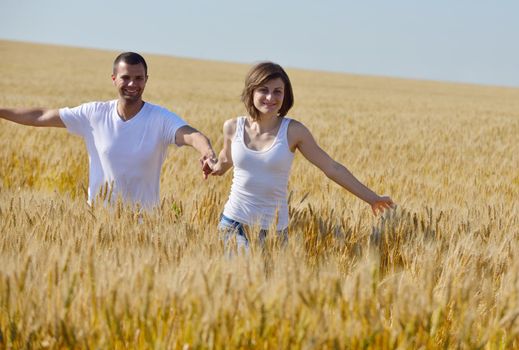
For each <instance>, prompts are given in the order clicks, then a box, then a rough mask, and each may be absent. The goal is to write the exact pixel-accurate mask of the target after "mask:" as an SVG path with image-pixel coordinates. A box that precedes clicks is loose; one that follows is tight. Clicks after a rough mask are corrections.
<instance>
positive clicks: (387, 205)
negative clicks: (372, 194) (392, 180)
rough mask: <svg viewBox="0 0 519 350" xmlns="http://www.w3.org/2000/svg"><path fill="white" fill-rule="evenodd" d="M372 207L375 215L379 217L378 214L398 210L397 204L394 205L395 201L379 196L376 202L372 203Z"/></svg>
mask: <svg viewBox="0 0 519 350" xmlns="http://www.w3.org/2000/svg"><path fill="white" fill-rule="evenodd" d="M370 205H371V210H373V214H374V215H377V214H378V213H383V212H384V211H385V210H387V209H394V208H396V204H395V203H393V200H392V199H391V197H389V196H377V198H375V200H373V201H372V202H370Z"/></svg>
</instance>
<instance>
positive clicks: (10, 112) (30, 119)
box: [0, 108, 65, 128]
mask: <svg viewBox="0 0 519 350" xmlns="http://www.w3.org/2000/svg"><path fill="white" fill-rule="evenodd" d="M0 118H1V119H6V120H10V121H12V122H15V123H18V124H23V125H30V126H42V127H43V126H47V127H56V128H64V127H65V124H63V121H62V120H61V118H60V116H59V110H57V109H43V108H0Z"/></svg>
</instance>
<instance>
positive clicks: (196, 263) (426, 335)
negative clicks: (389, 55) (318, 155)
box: [0, 41, 519, 349]
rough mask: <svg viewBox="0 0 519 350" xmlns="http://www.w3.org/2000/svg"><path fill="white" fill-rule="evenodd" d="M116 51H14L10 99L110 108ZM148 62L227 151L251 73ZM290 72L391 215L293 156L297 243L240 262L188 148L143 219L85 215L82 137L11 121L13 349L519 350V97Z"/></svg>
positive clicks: (2, 310) (164, 97) (217, 195)
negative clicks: (225, 132) (225, 138)
mask: <svg viewBox="0 0 519 350" xmlns="http://www.w3.org/2000/svg"><path fill="white" fill-rule="evenodd" d="M116 54H117V52H108V51H97V50H90V49H80V48H66V47H59V46H50V45H35V44H28V43H19V42H9V41H0V56H1V57H2V64H1V65H0V77H1V78H0V91H1V92H0V106H4V107H23V106H27V107H37V106H39V107H53V108H58V107H63V106H70V107H73V106H76V105H78V104H80V103H82V102H87V101H94V100H108V99H113V98H115V97H116V91H115V88H114V87H113V85H112V83H111V80H110V74H111V64H112V61H113V59H114V57H115V56H116ZM144 56H145V57H146V59H147V61H148V65H149V75H150V78H149V80H148V85H147V87H146V91H145V94H144V98H145V100H147V101H150V102H153V103H157V104H160V105H163V106H165V107H167V108H169V109H170V110H172V111H174V112H176V113H178V114H179V115H181V116H182V117H183V118H185V119H186V120H187V121H188V122H189V123H190V124H191V125H192V126H194V127H195V128H197V129H199V130H201V131H202V132H204V133H205V134H206V135H207V136H208V137H209V138H210V139H211V140H212V142H213V145H214V147H215V149H216V150H217V151H219V150H220V148H221V146H222V137H221V128H222V124H223V122H224V121H225V120H226V119H229V118H232V117H235V116H237V115H242V114H243V113H244V108H243V107H242V105H241V103H240V102H239V96H240V93H241V89H242V85H243V79H244V77H245V74H246V72H247V70H248V69H249V65H241V64H231V63H224V62H213V61H202V60H192V59H181V58H173V57H166V56H158V55H146V54H145V55H144ZM251 63H252V62H251ZM279 63H281V64H283V62H279ZM287 71H288V73H289V75H290V77H291V80H292V84H293V87H294V94H295V106H294V108H293V110H291V111H290V113H289V116H290V117H292V118H295V119H297V120H300V121H301V122H303V123H304V124H305V125H306V126H307V127H308V128H309V129H310V130H311V131H312V133H313V135H314V136H315V138H316V140H317V141H318V143H319V144H320V145H321V146H322V148H323V149H325V150H326V151H327V152H328V153H329V154H330V155H331V156H332V157H333V158H334V159H336V160H338V161H339V162H341V163H343V164H345V165H346V166H347V167H348V168H349V169H350V170H351V171H352V172H353V174H355V175H356V176H357V177H358V178H359V179H360V180H361V181H363V182H364V183H365V184H367V185H368V186H369V187H371V188H372V189H374V190H375V191H376V192H377V193H380V194H389V195H391V197H392V198H393V199H394V200H395V202H396V203H397V204H398V207H397V209H396V210H394V211H392V212H390V213H387V214H385V215H383V216H379V217H375V216H373V215H372V214H371V210H370V208H369V206H368V205H366V204H365V203H363V202H361V201H360V200H359V199H357V198H355V197H354V196H353V195H351V194H349V193H347V192H346V191H344V190H342V189H341V188H340V187H339V186H338V185H336V184H334V183H333V182H332V181H330V180H329V179H327V178H326V177H325V176H324V175H323V174H322V173H321V172H320V171H319V170H318V169H316V168H314V167H313V166H312V165H311V164H310V163H308V162H307V161H306V160H305V159H304V158H303V157H302V156H301V155H300V154H298V155H296V158H295V161H294V164H293V168H292V175H291V178H290V183H289V191H290V215H291V221H290V231H289V237H290V238H289V243H288V246H286V247H281V246H280V245H279V244H278V242H276V241H275V240H274V239H273V238H272V237H273V235H270V236H269V238H270V239H269V240H267V246H266V247H265V249H263V250H260V249H258V248H257V247H256V246H255V245H254V244H253V246H252V249H251V252H250V254H249V255H248V256H233V257H231V258H229V257H227V256H226V255H225V254H224V251H223V247H222V243H221V241H220V237H219V235H218V232H217V230H216V225H217V222H218V217H219V215H220V213H221V211H222V209H223V205H224V203H225V201H226V199H227V196H228V192H229V189H230V184H231V179H232V174H231V172H229V173H228V174H226V175H225V176H224V177H221V178H216V177H213V178H210V179H209V180H207V181H204V180H203V178H202V176H201V172H200V169H199V163H198V155H197V153H196V152H195V151H194V150H193V149H190V148H187V147H183V148H175V147H171V148H170V152H169V155H168V158H167V160H166V163H165V165H164V168H163V172H162V178H161V199H162V201H161V207H160V209H159V210H157V211H155V212H152V213H147V214H145V216H144V217H142V218H139V217H138V216H137V215H136V214H135V213H133V212H132V211H131V210H129V209H128V208H125V207H124V206H123V205H121V204H118V205H116V206H115V207H113V208H110V209H107V208H103V207H96V206H94V207H89V206H88V205H87V204H86V194H85V188H86V187H87V181H88V164H87V163H88V160H87V154H86V150H85V147H84V144H83V143H82V141H81V139H80V138H78V137H75V136H72V135H71V134H68V133H67V131H66V130H63V129H42V128H32V127H25V126H19V125H15V124H13V123H9V122H7V121H5V120H0V348H3V349H22V348H24V349H25V348H27V349H32V348H34V349H63V348H72V349H83V348H84V349H150V348H153V349H224V348H225V349H260V348H261V349H438V348H442V349H452V348H459V349H507V348H519V319H518V317H519V257H516V254H515V253H517V252H519V239H518V238H519V200H518V198H519V142H518V140H519V89H517V88H515V89H514V88H500V87H490V86H477V85H464V84H453V83H441V82H431V81H413V80H404V79H394V78H381V77H368V76H358V75H348V74H334V73H327V72H316V71H305V70H297V69H290V68H288V69H287ZM255 238H256V237H254V236H252V237H251V239H252V240H253V241H254V240H255ZM517 256H519V254H518V255H517Z"/></svg>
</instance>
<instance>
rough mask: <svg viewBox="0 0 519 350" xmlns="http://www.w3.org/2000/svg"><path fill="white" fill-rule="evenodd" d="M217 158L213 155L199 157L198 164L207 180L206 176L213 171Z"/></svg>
mask: <svg viewBox="0 0 519 350" xmlns="http://www.w3.org/2000/svg"><path fill="white" fill-rule="evenodd" d="M217 162H218V160H217V159H216V158H215V156H214V155H213V156H203V157H202V158H200V165H201V166H202V172H203V174H204V179H206V180H207V178H208V176H209V175H210V174H211V173H212V172H213V169H214V166H215V165H216V163H217Z"/></svg>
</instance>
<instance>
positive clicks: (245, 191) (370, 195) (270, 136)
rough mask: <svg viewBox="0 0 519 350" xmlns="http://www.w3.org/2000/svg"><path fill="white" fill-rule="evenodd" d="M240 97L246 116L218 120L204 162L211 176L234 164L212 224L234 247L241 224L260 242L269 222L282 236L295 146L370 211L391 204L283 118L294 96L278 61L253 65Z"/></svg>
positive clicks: (240, 238)
mask: <svg viewBox="0 0 519 350" xmlns="http://www.w3.org/2000/svg"><path fill="white" fill-rule="evenodd" d="M241 100H242V102H243V103H244V104H245V107H246V109H247V112H248V115H247V116H245V117H238V118H235V119H230V120H227V121H226V122H225V123H224V125H223V136H224V144H223V149H222V151H221V152H220V154H219V156H218V159H217V160H216V159H214V160H207V161H206V164H204V165H205V168H206V169H207V168H210V169H211V174H212V175H223V174H224V173H225V172H226V171H227V170H229V169H230V168H231V167H232V166H234V177H233V183H232V187H231V193H230V196H229V200H228V201H227V203H226V204H225V207H224V211H223V214H222V217H221V220H220V224H219V226H218V228H219V229H220V230H222V231H224V232H226V238H225V241H227V239H228V238H229V237H230V235H234V234H236V240H237V245H238V247H239V248H240V247H241V248H245V249H247V248H248V246H249V241H248V239H247V235H246V232H245V227H259V229H260V232H259V239H260V242H263V240H264V239H265V236H266V233H267V231H268V229H269V228H270V227H274V225H275V227H276V229H277V232H278V234H279V235H281V237H282V239H283V240H286V237H287V232H288V231H287V227H288V203H287V185H288V178H289V173H290V167H291V165H292V160H293V159H294V152H295V151H296V150H299V151H300V152H301V153H302V154H303V156H304V157H305V158H306V159H308V160H309V161H310V162H311V163H312V164H314V165H315V166H317V167H318V168H319V169H321V170H322V171H323V172H324V173H325V174H326V176H327V177H329V178H330V179H332V180H333V181H335V182H336V183H337V184H339V185H341V186H342V187H344V188H345V189H346V190H348V191H349V192H351V193H353V194H354V195H356V196H357V197H359V198H360V199H362V200H364V201H365V202H367V203H368V204H369V205H370V206H371V208H372V210H373V213H374V214H376V213H377V212H378V211H381V212H382V211H384V210H385V209H387V208H390V207H392V206H393V205H394V204H393V201H392V200H391V198H389V197H385V196H384V197H382V196H379V195H377V194H376V193H374V192H373V191H371V190H370V189H369V188H367V187H366V186H364V185H363V184H362V183H360V182H359V181H358V180H357V179H356V178H355V177H354V176H353V175H352V174H351V173H350V172H349V171H348V169H346V168H345V167H344V166H342V165H341V164H339V163H337V162H336V161H334V160H333V159H332V158H331V157H330V156H329V155H328V154H327V153H326V152H325V151H323V150H322V149H321V148H320V147H319V146H318V145H317V143H316V142H315V140H314V138H313V136H312V134H311V133H310V131H309V130H308V129H307V128H306V127H305V126H304V125H303V124H302V123H300V122H298V121H296V120H293V119H289V118H287V117H286V115H287V113H288V111H289V110H290V108H291V107H292V105H293V103H294V96H293V92H292V85H291V83H290V79H289V78H288V75H287V74H286V73H285V71H284V70H283V68H282V67H281V66H279V65H278V64H275V63H272V62H263V63H259V64H257V65H256V66H254V67H253V68H252V69H251V70H250V72H249V74H248V75H247V77H246V80H245V88H244V89H243V92H242V96H241ZM276 221H277V222H276Z"/></svg>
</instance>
